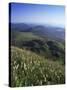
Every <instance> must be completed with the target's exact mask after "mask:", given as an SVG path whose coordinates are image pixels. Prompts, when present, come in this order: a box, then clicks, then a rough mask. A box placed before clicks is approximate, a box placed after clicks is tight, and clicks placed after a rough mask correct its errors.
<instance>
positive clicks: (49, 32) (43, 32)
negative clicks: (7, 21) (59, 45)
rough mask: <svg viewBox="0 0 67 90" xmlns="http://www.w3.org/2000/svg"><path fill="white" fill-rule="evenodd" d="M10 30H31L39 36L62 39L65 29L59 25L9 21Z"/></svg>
mask: <svg viewBox="0 0 67 90" xmlns="http://www.w3.org/2000/svg"><path fill="white" fill-rule="evenodd" d="M11 30H14V31H15V30H16V31H20V32H32V33H34V34H36V35H39V36H41V37H48V38H51V39H53V38H55V39H57V40H58V39H59V40H64V38H65V29H64V28H60V27H52V26H46V25H38V24H25V23H11Z"/></svg>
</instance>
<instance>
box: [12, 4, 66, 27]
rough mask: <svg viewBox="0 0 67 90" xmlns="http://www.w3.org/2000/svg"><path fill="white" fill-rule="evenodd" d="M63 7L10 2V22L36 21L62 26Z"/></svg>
mask: <svg viewBox="0 0 67 90" xmlns="http://www.w3.org/2000/svg"><path fill="white" fill-rule="evenodd" d="M64 18H65V7H64V6H58V5H57V6H56V5H44V4H43V5H42V4H25V3H11V22H12V23H37V24H47V25H53V26H61V27H64Z"/></svg>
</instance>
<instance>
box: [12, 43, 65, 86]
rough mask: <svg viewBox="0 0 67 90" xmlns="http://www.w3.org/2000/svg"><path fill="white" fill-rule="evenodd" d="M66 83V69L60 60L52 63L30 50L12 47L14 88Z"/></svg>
mask: <svg viewBox="0 0 67 90" xmlns="http://www.w3.org/2000/svg"><path fill="white" fill-rule="evenodd" d="M46 47H47V45H46ZM44 48H45V46H44ZM45 49H46V48H45ZM47 49H48V47H47ZM47 49H46V50H47ZM64 83H65V68H64V65H62V64H61V63H59V62H58V60H57V61H52V60H50V59H46V58H45V57H43V56H41V55H38V54H36V53H34V52H31V51H29V50H24V49H19V48H17V47H13V46H12V47H11V86H12V87H16V86H17V87H19V86H36V85H50V84H51V85H52V84H64Z"/></svg>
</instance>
